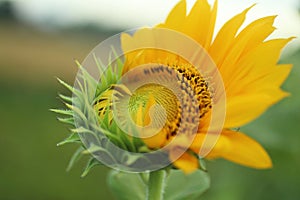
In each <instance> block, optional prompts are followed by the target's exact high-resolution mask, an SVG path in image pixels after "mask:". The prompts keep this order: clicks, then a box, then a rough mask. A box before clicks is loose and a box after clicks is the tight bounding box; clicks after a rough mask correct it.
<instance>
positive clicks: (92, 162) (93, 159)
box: [81, 158, 101, 178]
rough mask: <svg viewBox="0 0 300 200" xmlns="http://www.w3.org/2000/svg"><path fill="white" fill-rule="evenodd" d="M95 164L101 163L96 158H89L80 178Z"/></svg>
mask: <svg viewBox="0 0 300 200" xmlns="http://www.w3.org/2000/svg"><path fill="white" fill-rule="evenodd" d="M97 165H101V163H100V162H99V161H98V160H97V159H95V158H91V159H90V160H89V161H88V163H87V165H86V167H85V169H84V170H83V173H82V174H81V177H82V178H83V177H85V176H86V175H87V174H88V173H89V172H90V170H91V169H92V168H94V167H95V166H97Z"/></svg>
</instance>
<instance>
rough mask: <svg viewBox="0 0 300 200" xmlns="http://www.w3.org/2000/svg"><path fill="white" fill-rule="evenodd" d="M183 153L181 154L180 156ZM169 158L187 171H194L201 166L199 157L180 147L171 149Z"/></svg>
mask: <svg viewBox="0 0 300 200" xmlns="http://www.w3.org/2000/svg"><path fill="white" fill-rule="evenodd" d="M180 154H182V155H181V156H179V155H180ZM169 159H170V160H171V162H172V163H173V165H174V166H175V167H177V168H178V169H181V170H182V171H184V172H185V173H187V174H188V173H192V172H194V171H195V170H197V169H198V168H199V163H198V158H196V157H195V156H193V155H191V154H189V153H187V152H184V153H183V152H182V151H181V150H179V149H176V148H175V149H173V150H171V152H170V154H169Z"/></svg>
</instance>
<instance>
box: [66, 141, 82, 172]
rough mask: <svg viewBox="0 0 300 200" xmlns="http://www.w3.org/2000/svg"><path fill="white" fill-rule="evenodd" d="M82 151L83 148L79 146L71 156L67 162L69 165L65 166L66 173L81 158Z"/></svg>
mask: <svg viewBox="0 0 300 200" xmlns="http://www.w3.org/2000/svg"><path fill="white" fill-rule="evenodd" d="M83 151H84V148H83V146H80V147H79V148H78V149H77V150H76V151H75V152H74V154H73V155H72V157H71V159H70V161H69V164H68V166H67V169H66V171H67V172H68V171H70V170H71V169H72V168H73V166H74V164H75V163H76V162H77V161H78V160H79V159H80V158H81V157H82V156H83V154H82V152H83Z"/></svg>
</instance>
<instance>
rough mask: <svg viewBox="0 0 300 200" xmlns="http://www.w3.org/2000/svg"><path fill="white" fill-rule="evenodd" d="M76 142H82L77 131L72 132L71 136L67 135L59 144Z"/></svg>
mask: <svg viewBox="0 0 300 200" xmlns="http://www.w3.org/2000/svg"><path fill="white" fill-rule="evenodd" d="M76 142H81V140H80V137H79V135H78V134H77V133H72V134H71V135H70V136H69V137H67V138H66V139H64V140H63V141H61V142H60V143H58V144H57V146H61V145H65V144H69V143H76Z"/></svg>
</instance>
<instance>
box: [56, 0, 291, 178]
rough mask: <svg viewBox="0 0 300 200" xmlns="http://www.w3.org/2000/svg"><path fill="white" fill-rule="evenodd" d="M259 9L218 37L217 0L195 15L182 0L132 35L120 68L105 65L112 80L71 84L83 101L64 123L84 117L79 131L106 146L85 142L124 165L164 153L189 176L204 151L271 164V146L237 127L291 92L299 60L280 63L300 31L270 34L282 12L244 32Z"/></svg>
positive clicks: (202, 3) (199, 4)
mask: <svg viewBox="0 0 300 200" xmlns="http://www.w3.org/2000/svg"><path fill="white" fill-rule="evenodd" d="M251 8H252V7H250V8H247V9H245V10H244V11H242V12H241V13H240V14H238V15H236V16H234V17H233V18H231V19H230V20H229V21H228V22H226V23H225V24H224V25H223V27H222V28H221V29H220V31H219V32H218V33H217V34H216V37H215V38H213V35H214V32H215V21H216V16H217V1H216V2H215V3H214V5H213V6H210V5H209V4H208V2H207V0H198V1H196V3H195V5H194V6H193V7H192V9H191V11H190V12H189V13H186V2H185V0H182V1H180V2H179V3H178V4H177V5H176V6H175V7H174V9H173V10H172V11H171V12H170V14H169V16H168V17H167V19H166V21H165V22H164V23H161V24H158V25H157V26H155V27H153V28H141V29H139V30H137V31H136V32H135V33H134V34H133V35H129V34H127V33H123V34H122V35H121V45H122V50H123V52H124V59H125V61H124V62H122V59H118V60H117V62H116V63H117V69H118V70H114V69H116V68H115V67H113V65H110V68H109V69H108V70H107V71H106V72H102V69H101V67H100V71H101V73H102V75H104V76H103V77H105V78H103V77H102V78H101V79H100V82H99V83H97V82H96V81H95V80H94V79H93V78H92V77H91V76H90V75H88V74H87V73H86V72H85V71H84V70H83V69H82V76H80V77H81V78H83V80H84V81H83V82H84V85H82V84H81V83H80V81H79V82H78V85H79V88H80V89H81V91H78V90H74V89H71V90H72V92H73V93H74V94H75V96H76V99H75V100H76V102H75V103H74V102H72V103H73V105H72V106H71V105H68V104H67V105H68V107H69V108H70V110H72V111H71V115H72V114H75V115H74V117H73V119H68V120H63V121H64V122H67V123H71V124H73V125H74V124H75V123H74V121H76V120H77V124H75V126H80V128H77V129H74V130H73V132H75V133H76V134H82V133H87V134H88V138H90V137H93V138H94V141H98V142H99V144H101V145H103V144H104V147H105V148H103V147H101V148H100V147H99V146H98V147H97V145H96V147H95V143H94V142H87V143H84V142H83V143H84V144H85V148H86V149H88V150H89V151H90V152H92V153H95V154H96V155H101V156H102V157H103V155H104V154H105V156H104V157H105V158H108V159H107V160H106V161H107V162H108V163H113V164H114V165H117V164H118V163H119V162H121V161H124V160H125V163H126V167H131V166H143V167H145V166H146V165H147V164H141V163H139V162H137V160H139V159H142V160H143V159H144V160H148V161H149V160H150V161H151V159H152V161H154V162H155V165H159V164H161V163H160V160H155V158H154V157H153V155H152V154H151V153H152V152H155V151H158V150H163V152H164V153H167V159H168V160H169V161H170V163H171V164H172V166H173V167H176V168H179V169H181V170H183V171H184V172H187V173H189V172H193V171H194V170H196V169H199V168H201V165H200V162H199V159H202V158H203V157H204V158H206V159H214V158H224V159H227V160H230V161H232V162H235V163H238V164H241V165H245V166H248V167H253V168H270V167H271V166H272V162H271V159H270V157H269V155H268V154H267V152H266V151H265V150H264V149H263V147H262V146H261V145H260V144H259V143H257V142H256V141H255V140H253V139H251V138H250V137H248V136H247V135H245V134H244V133H242V132H239V131H236V130H234V129H235V128H237V127H240V126H243V125H245V124H247V123H249V122H251V121H252V120H254V119H255V118H257V117H258V116H260V115H261V114H262V113H263V112H264V111H265V110H266V109H268V108H269V107H270V106H271V105H273V104H274V103H276V102H278V101H279V100H281V99H282V98H284V97H286V96H287V95H288V93H286V92H284V91H282V90H281V89H280V86H281V84H282V83H283V81H284V80H285V79H286V77H287V76H288V74H289V72H290V70H291V65H289V64H277V62H278V59H279V56H280V52H281V50H282V48H283V47H284V46H285V45H286V44H287V43H288V42H289V41H290V40H291V39H292V38H288V39H272V40H267V37H268V36H269V35H270V34H271V33H272V32H273V31H274V30H275V28H274V27H273V23H274V19H275V16H268V17H264V18H260V19H257V20H255V21H253V22H252V23H250V24H249V25H248V26H246V27H245V28H244V29H242V30H240V27H241V26H242V24H243V22H244V20H245V18H246V14H247V12H248V11H249V10H250V9H251ZM98 64H99V63H98V62H97V65H98ZM62 83H63V82H62ZM63 84H64V83H63ZM67 87H68V86H67ZM86 88H87V89H86ZM95 91H96V92H95ZM63 99H64V100H66V101H69V102H70V101H71V100H70V99H69V98H66V97H64V96H63ZM91 110H93V111H95V112H94V113H95V114H96V118H97V119H95V117H94V116H93V115H92V114H91ZM56 111H57V110H56ZM58 112H60V113H63V114H67V115H70V113H68V112H67V111H64V112H62V111H58ZM78 119H80V120H79V122H78ZM96 122H98V125H97V126H96V125H95V124H96ZM95 132H96V133H97V134H98V133H100V135H101V134H102V135H103V134H104V135H105V137H102V135H101V137H99V134H98V135H97V134H94V133H95ZM90 133H93V134H90ZM107 138H109V139H110V140H111V141H112V144H114V145H117V146H118V147H121V149H125V150H127V151H128V152H135V153H150V156H149V157H147V159H145V158H144V157H143V155H142V156H140V155H135V154H134V155H131V156H128V154H127V153H124V152H121V151H119V149H117V148H115V147H113V145H112V144H110V143H108V142H107ZM72 139H74V136H71V137H70V138H69V139H68V141H69V140H72ZM80 139H81V141H82V140H83V138H82V137H81V138H79V137H78V136H77V137H76V141H78V140H80ZM99 152H101V153H99ZM112 153H114V154H115V155H117V156H116V157H114V156H112V155H111V154H112ZM163 155H165V154H163ZM163 155H159V156H162V157H163ZM156 158H157V157H156ZM111 160H114V162H112V161H111ZM116 163H117V164H116ZM137 163H139V164H137ZM170 163H168V162H166V163H163V164H161V165H162V166H163V165H165V164H170ZM110 165H111V164H110ZM143 169H144V168H143Z"/></svg>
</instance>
